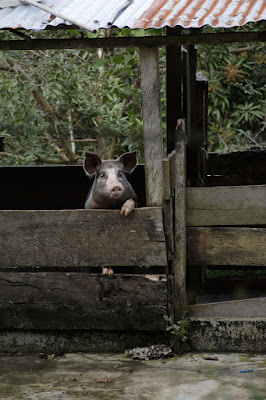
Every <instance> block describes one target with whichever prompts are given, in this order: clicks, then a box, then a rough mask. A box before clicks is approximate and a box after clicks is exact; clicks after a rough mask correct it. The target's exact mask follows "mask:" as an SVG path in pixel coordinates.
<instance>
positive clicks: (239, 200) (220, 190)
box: [186, 185, 266, 226]
mask: <svg viewBox="0 0 266 400" xmlns="http://www.w3.org/2000/svg"><path fill="white" fill-rule="evenodd" d="M186 198H187V226H230V225H231V226H237V225H238V226H239V225H242V226H247V225H253V226H254V225H266V202H265V199H266V185H258V186H255V185H253V186H217V187H190V188H187V193H186Z"/></svg>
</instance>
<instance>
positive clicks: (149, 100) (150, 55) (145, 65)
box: [139, 47, 163, 206]
mask: <svg viewBox="0 0 266 400" xmlns="http://www.w3.org/2000/svg"><path fill="white" fill-rule="evenodd" d="M139 56H140V76H141V93H142V107H143V131H144V157H145V176H146V198H147V206H162V202H163V173H162V158H163V137H162V122H161V102H160V81H159V65H158V49H157V48H154V47H141V48H140V49H139Z"/></svg>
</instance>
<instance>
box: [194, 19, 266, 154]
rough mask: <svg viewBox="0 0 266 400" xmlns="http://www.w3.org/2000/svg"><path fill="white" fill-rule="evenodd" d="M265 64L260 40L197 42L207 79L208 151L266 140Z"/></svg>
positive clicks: (248, 146)
mask: <svg viewBox="0 0 266 400" xmlns="http://www.w3.org/2000/svg"><path fill="white" fill-rule="evenodd" d="M205 29H206V31H211V28H205ZM245 29H246V30H256V29H259V25H255V24H247V25H246V27H245ZM215 31H217V30H215ZM265 66H266V54H265V48H264V46H263V44H260V43H255V44H252V45H251V44H250V43H241V44H238V43H232V44H224V45H200V46H199V69H200V70H201V72H202V73H203V74H204V75H205V76H206V77H207V78H208V80H209V93H208V97H209V107H208V116H209V131H208V135H209V150H210V151H223V152H226V151H233V150H241V149H246V148H250V147H251V146H252V145H253V146H254V145H256V146H257V145H258V143H257V142H259V143H263V142H264V143H265V142H266V138H265V135H266V132H265V124H266V123H265V111H266V108H265V106H266V102H265V99H266V96H265V95H266V79H265Z"/></svg>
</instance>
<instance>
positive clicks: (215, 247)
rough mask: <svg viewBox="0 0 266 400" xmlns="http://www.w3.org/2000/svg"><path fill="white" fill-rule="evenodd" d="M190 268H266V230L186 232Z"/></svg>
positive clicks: (194, 230) (195, 230) (198, 230)
mask: <svg viewBox="0 0 266 400" xmlns="http://www.w3.org/2000/svg"><path fill="white" fill-rule="evenodd" d="M187 263H188V265H199V266H202V265H239V266H249V267H253V266H254V267H256V266H259V267H265V266H266V228H233V227H230V228H228V227H227V228H224V227H221V228H220V227H208V228H192V227H189V228H187Z"/></svg>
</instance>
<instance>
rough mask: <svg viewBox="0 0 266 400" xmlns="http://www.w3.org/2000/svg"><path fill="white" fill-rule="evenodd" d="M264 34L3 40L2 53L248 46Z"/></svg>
mask: <svg viewBox="0 0 266 400" xmlns="http://www.w3.org/2000/svg"><path fill="white" fill-rule="evenodd" d="M265 40H266V34H265V32H264V31H257V32H221V33H205V34H203V35H197V34H192V35H181V36H179V37H170V36H145V37H135V36H133V37H116V38H93V39H33V40H1V42H0V50H37V49H38V50H53V49H54V50H55V49H87V48H99V47H105V48H114V47H120V48H123V47H141V46H152V47H155V46H157V47H159V46H175V45H176V46H178V45H189V44H199V43H204V44H211V45H213V44H214V43H233V42H238V43H244V42H260V41H261V42H264V41H265Z"/></svg>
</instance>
